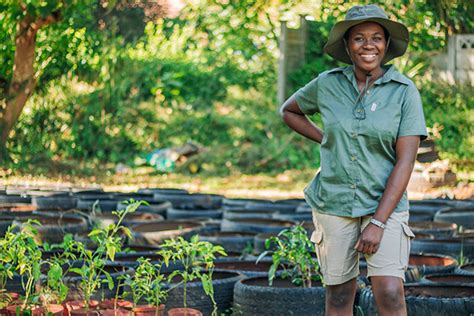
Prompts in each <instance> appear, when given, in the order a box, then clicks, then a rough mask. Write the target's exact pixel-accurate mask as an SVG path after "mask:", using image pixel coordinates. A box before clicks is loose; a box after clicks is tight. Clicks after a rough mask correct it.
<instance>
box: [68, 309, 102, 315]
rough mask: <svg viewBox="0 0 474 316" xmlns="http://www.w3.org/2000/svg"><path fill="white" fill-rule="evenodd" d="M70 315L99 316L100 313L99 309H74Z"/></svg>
mask: <svg viewBox="0 0 474 316" xmlns="http://www.w3.org/2000/svg"><path fill="white" fill-rule="evenodd" d="M69 315H71V316H99V315H100V313H99V310H98V309H85V308H79V309H74V310H72V311H70V312H69Z"/></svg>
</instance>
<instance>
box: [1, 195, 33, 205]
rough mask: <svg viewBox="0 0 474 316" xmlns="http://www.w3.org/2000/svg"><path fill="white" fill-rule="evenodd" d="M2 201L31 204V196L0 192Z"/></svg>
mask: <svg viewBox="0 0 474 316" xmlns="http://www.w3.org/2000/svg"><path fill="white" fill-rule="evenodd" d="M0 203H2V204H3V203H22V204H30V203H31V197H30V196H25V195H20V194H0Z"/></svg>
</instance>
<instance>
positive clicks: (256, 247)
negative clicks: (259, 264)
mask: <svg viewBox="0 0 474 316" xmlns="http://www.w3.org/2000/svg"><path fill="white" fill-rule="evenodd" d="M277 235H278V233H260V234H257V235H255V238H254V239H253V253H254V254H256V255H260V254H261V253H262V252H264V251H267V250H269V251H273V250H275V246H274V245H272V244H271V245H270V247H269V249H267V248H266V247H265V242H266V240H267V239H268V238H270V237H273V236H277Z"/></svg>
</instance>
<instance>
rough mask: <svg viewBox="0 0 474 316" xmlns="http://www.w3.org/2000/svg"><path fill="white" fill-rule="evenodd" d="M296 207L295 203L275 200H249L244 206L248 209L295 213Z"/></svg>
mask: <svg viewBox="0 0 474 316" xmlns="http://www.w3.org/2000/svg"><path fill="white" fill-rule="evenodd" d="M297 207H298V205H297V204H295V203H289V202H285V201H281V202H280V201H276V202H249V203H247V204H246V206H245V208H246V209H247V210H249V211H253V210H272V211H276V212H280V213H295V212H296V208H297Z"/></svg>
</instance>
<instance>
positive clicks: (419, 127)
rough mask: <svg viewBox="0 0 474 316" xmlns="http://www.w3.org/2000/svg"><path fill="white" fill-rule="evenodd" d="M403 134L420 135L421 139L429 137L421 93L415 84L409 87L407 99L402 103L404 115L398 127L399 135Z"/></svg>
mask: <svg viewBox="0 0 474 316" xmlns="http://www.w3.org/2000/svg"><path fill="white" fill-rule="evenodd" d="M401 136H420V139H421V140H424V139H426V138H427V137H428V133H427V132H426V123H425V115H424V114H423V106H422V103H421V97H420V93H419V92H418V89H416V87H414V86H409V87H408V91H407V93H406V97H405V101H404V102H403V104H402V115H401V120H400V126H399V128H398V137H401Z"/></svg>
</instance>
